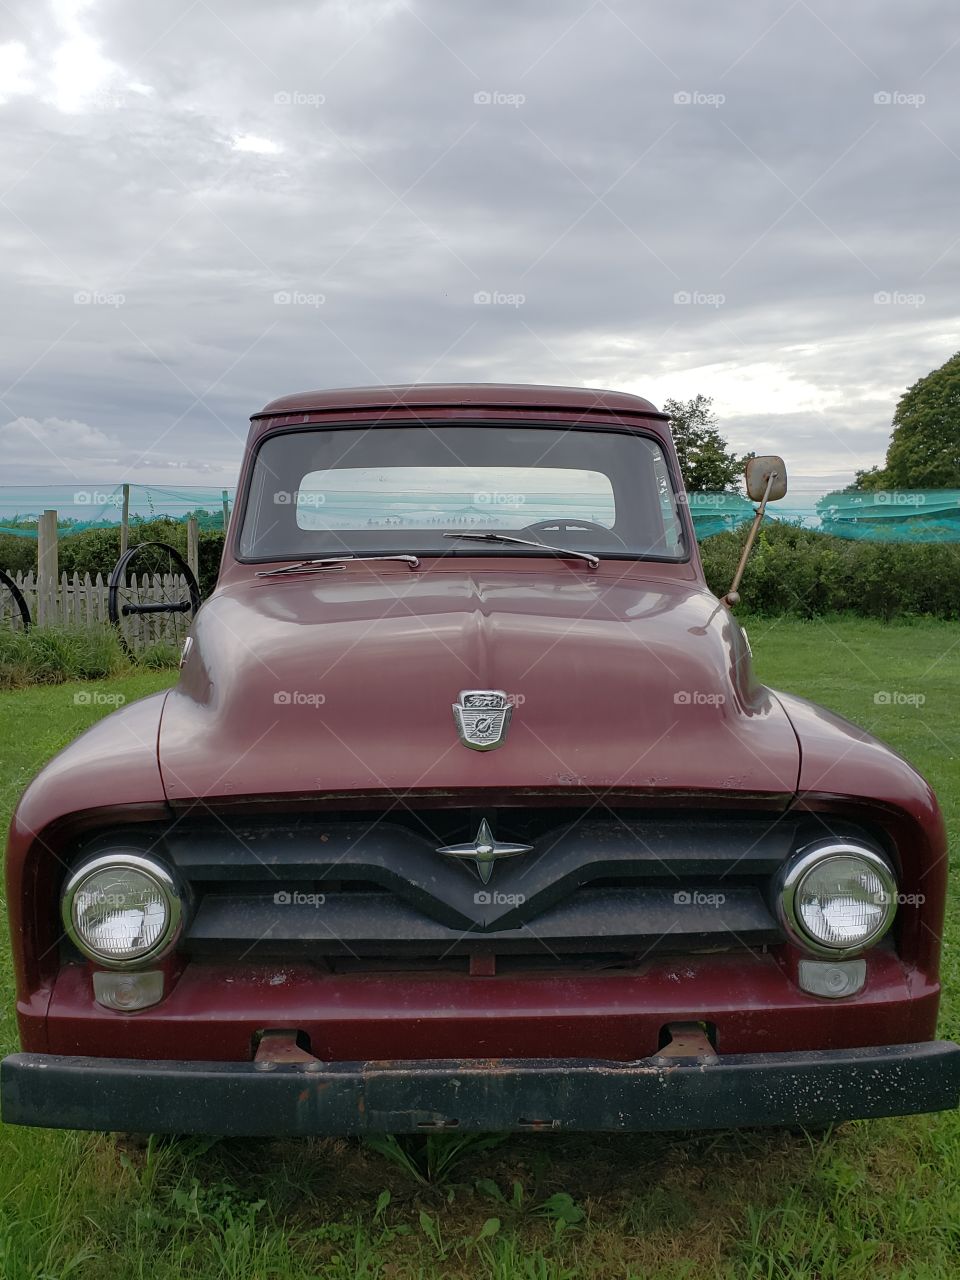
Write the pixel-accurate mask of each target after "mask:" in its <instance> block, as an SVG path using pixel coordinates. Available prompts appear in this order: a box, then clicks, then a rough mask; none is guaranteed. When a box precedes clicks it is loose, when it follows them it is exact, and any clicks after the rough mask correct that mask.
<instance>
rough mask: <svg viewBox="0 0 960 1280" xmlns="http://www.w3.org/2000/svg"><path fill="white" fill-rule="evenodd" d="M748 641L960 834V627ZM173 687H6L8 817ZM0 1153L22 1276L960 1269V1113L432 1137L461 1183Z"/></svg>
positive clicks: (49, 1140) (951, 928) (919, 1276)
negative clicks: (862, 729) (51, 774)
mask: <svg viewBox="0 0 960 1280" xmlns="http://www.w3.org/2000/svg"><path fill="white" fill-rule="evenodd" d="M748 630H749V632H750V638H751V641H752V644H753V648H754V653H755V659H756V663H757V666H758V669H759V672H760V674H761V677H762V678H763V679H764V680H766V681H767V682H768V683H770V684H772V685H774V686H778V687H782V688H784V689H788V690H791V691H793V692H797V693H800V694H803V695H805V696H808V697H811V698H814V699H816V700H817V701H820V702H823V703H825V704H826V705H827V706H829V707H832V708H834V709H835V710H838V711H840V712H842V713H843V714H845V715H847V716H849V717H850V718H851V719H854V720H857V721H858V722H860V723H862V724H864V725H865V726H867V727H869V728H870V729H872V730H873V731H874V732H875V733H877V734H878V735H879V736H880V737H882V738H884V739H886V740H887V741H888V742H890V743H891V744H892V745H894V746H895V747H896V748H897V749H898V750H900V751H901V752H902V753H903V754H904V755H906V756H907V757H908V758H909V759H911V760H912V761H913V762H914V763H915V764H916V765H917V766H918V767H919V768H920V769H921V770H922V771H923V772H925V773H926V775H927V776H928V777H929V778H930V780H931V781H932V782H933V784H934V785H935V786H936V787H937V789H938V791H939V793H940V796H941V799H942V802H943V804H944V808H945V810H946V813H947V818H948V821H949V823H950V826H951V833H952V835H953V837H954V838H955V837H956V835H957V832H958V829H960V767H958V754H960V723H958V710H960V698H958V679H957V661H958V658H960V631H958V630H957V628H956V626H952V625H950V624H947V623H932V622H931V623H917V624H915V625H890V626H883V625H882V624H880V623H869V622H858V621H854V620H847V619H845V620H842V621H836V622H832V621H831V622H815V623H814V622H811V623H798V622H779V623H771V622H770V621H761V620H756V621H754V622H749V623H748ZM170 679H171V677H170V675H169V674H166V673H156V674H148V675H137V676H134V677H129V678H124V679H120V680H115V681H111V682H109V683H102V684H93V685H90V684H88V685H62V686H57V687H53V688H42V689H28V690H22V691H18V692H11V693H3V694H0V805H2V807H3V809H4V811H5V812H8V811H9V809H10V808H12V806H13V804H14V802H15V799H16V796H17V795H18V793H19V791H20V789H21V788H22V786H23V784H24V783H25V782H26V781H27V779H28V778H29V776H30V775H31V773H32V772H33V771H34V770H35V769H36V768H37V767H38V766H39V765H40V764H41V763H42V762H43V761H44V760H45V759H46V758H47V757H48V756H49V755H51V754H52V753H53V752H54V751H55V750H56V749H57V748H59V747H60V746H61V745H63V744H64V743H65V742H67V741H68V740H69V739H70V738H72V737H73V736H74V735H75V734H76V733H77V732H78V731H79V730H80V729H82V728H83V727H85V726H86V725H87V724H89V723H90V722H91V721H92V720H94V719H95V718H96V717H97V716H98V715H100V714H104V713H105V712H106V711H108V710H110V709H111V708H110V705H107V704H105V703H104V702H102V701H99V700H97V699H96V698H95V697H94V698H91V699H90V700H89V701H86V702H81V703H77V702H75V701H74V697H75V695H76V694H77V693H80V694H87V693H90V692H91V691H95V692H100V693H102V694H111V695H114V694H121V695H123V696H124V697H126V698H134V697H139V696H142V695H143V694H145V693H148V692H151V691H153V690H154V689H157V688H161V687H163V685H164V684H166V683H168V682H169V680H170ZM878 694H879V695H881V701H880V702H878V701H877V700H876V696H877V695H878ZM887 694H889V695H891V696H890V697H889V698H888V699H887V700H886V701H884V700H883V697H884V695H887ZM916 694H922V695H923V698H924V699H925V700H924V701H923V703H922V705H917V704H918V702H919V699H917V698H913V697H912V695H916ZM896 695H911V700H909V701H904V700H903V699H902V698H898V697H897V696H896ZM954 875H956V872H954ZM958 942H960V927H958V908H957V901H956V899H954V900H953V902H952V903H951V905H950V908H949V912H948V925H947V936H946V945H945V953H944V969H943V973H944V984H945V988H946V993H945V997H944V1002H943V1009H942V1019H941V1027H942V1033H943V1034H944V1035H947V1036H951V1037H958V1036H960V973H958V945H957V944H958ZM5 950H6V947H5V940H4V952H5ZM11 1007H12V987H11V980H10V972H9V964H8V962H7V961H6V960H4V964H3V968H2V1003H0V1015H2V1022H0V1037H2V1043H0V1049H2V1051H3V1052H9V1051H10V1050H12V1049H13V1048H14V1047H15V1044H16V1032H15V1026H14V1020H13V1017H12V1015H11ZM454 1141H456V1139H454ZM0 1142H2V1148H0V1278H2V1280H27V1278H28V1277H29V1278H30V1280H48V1278H53V1277H66V1276H71V1277H81V1278H82V1280H128V1278H130V1277H143V1278H144V1280H148V1278H149V1280H172V1278H173V1277H175V1276H183V1277H188V1278H194V1277H196V1278H202V1280H212V1278H213V1277H220V1276H223V1277H227V1278H230V1280H233V1278H237V1280H239V1278H240V1277H256V1278H258V1280H260V1278H262V1280H273V1278H276V1280H292V1278H293V1277H298V1278H299V1277H325V1278H326V1277H330V1278H331V1280H346V1278H347V1277H358V1278H359V1277H365V1278H368V1280H374V1278H375V1277H380V1278H382V1280H413V1278H414V1277H423V1278H428V1277H470V1280H475V1278H477V1277H491V1278H496V1280H513V1278H514V1277H518V1278H523V1280H560V1277H566V1278H569V1280H579V1278H580V1277H596V1278H599V1280H607V1278H608V1277H609V1278H613V1277H622V1278H623V1280H627V1278H628V1277H633V1278H635V1280H640V1278H641V1277H643V1280H666V1278H667V1277H670V1278H671V1280H679V1278H680V1277H689V1278H691V1280H692V1278H693V1277H697V1280H701V1278H705V1277H711V1278H713V1277H748V1278H755V1280H761V1277H762V1278H764V1280H801V1278H808V1280H830V1278H833V1277H838V1278H839V1277H843V1278H844V1280H847V1278H850V1280H854V1278H856V1280H859V1278H861V1277H862V1278H863V1280H866V1278H867V1277H870V1278H871V1280H875V1278H876V1277H884V1278H886V1277H898V1278H902V1280H924V1278H925V1277H954V1276H957V1275H958V1274H960V1116H958V1114H956V1113H946V1114H942V1115H939V1116H921V1117H913V1118H907V1119H903V1120H883V1121H873V1122H868V1123H854V1124H849V1125H846V1126H844V1127H843V1128H842V1129H840V1130H839V1131H837V1132H835V1133H833V1134H831V1135H829V1136H827V1137H825V1138H824V1137H820V1138H808V1137H803V1136H792V1135H788V1134H784V1133H779V1132H772V1133H768V1132H758V1131H753V1132H742V1133H719V1134H708V1135H701V1136H696V1135H686V1134H677V1135H668V1136H651V1137H644V1136H623V1137H610V1136H599V1137H590V1136H583V1137H570V1138H555V1137H553V1138H552V1137H549V1136H547V1135H530V1136H523V1137H511V1138H509V1139H507V1140H505V1141H503V1142H501V1143H499V1144H498V1145H495V1146H491V1147H489V1148H483V1147H482V1146H476V1145H475V1146H472V1147H468V1148H467V1149H466V1150H465V1151H462V1152H459V1153H458V1152H457V1151H456V1150H455V1149H454V1148H452V1147H451V1146H450V1144H449V1142H446V1143H444V1142H438V1141H437V1140H434V1146H433V1148H432V1150H431V1151H429V1152H420V1153H418V1159H419V1158H422V1159H423V1160H425V1159H426V1157H427V1156H428V1155H429V1156H430V1158H431V1162H432V1163H433V1164H435V1163H436V1162H437V1161H443V1160H445V1159H447V1158H449V1166H448V1168H447V1169H446V1171H445V1172H443V1171H441V1172H439V1173H438V1174H437V1175H436V1176H435V1178H434V1180H433V1181H432V1182H424V1181H422V1180H421V1179H422V1174H421V1171H420V1168H419V1167H414V1168H412V1169H407V1168H404V1167H402V1166H401V1164H400V1163H398V1161H397V1160H396V1159H395V1158H394V1157H392V1156H391V1155H390V1153H389V1152H386V1153H385V1152H383V1151H380V1150H375V1149H372V1148H371V1147H370V1146H364V1145H361V1144H359V1143H356V1142H352V1141H334V1140H327V1141H309V1142H306V1141H305V1142H267V1141H259V1142H241V1141H229V1142H212V1141H205V1140H180V1141H174V1142H165V1143H151V1144H150V1145H148V1146H147V1148H146V1149H144V1150H140V1149H136V1148H134V1147H133V1146H131V1145H129V1144H125V1143H122V1142H117V1141H115V1140H114V1139H113V1138H110V1137H102V1136H96V1135H87V1134H74V1133H56V1132H48V1131H43V1130H33V1131H31V1130H20V1129H14V1128H8V1129H4V1130H3V1131H2V1133H0ZM458 1157H459V1158H458Z"/></svg>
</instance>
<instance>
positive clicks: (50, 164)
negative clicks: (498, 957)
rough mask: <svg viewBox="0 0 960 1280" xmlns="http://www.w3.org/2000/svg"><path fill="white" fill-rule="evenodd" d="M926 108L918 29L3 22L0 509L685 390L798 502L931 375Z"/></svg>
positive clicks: (431, 20) (865, 443)
mask: <svg viewBox="0 0 960 1280" xmlns="http://www.w3.org/2000/svg"><path fill="white" fill-rule="evenodd" d="M958 82H960V13H958V11H957V10H956V7H955V6H954V5H953V4H951V3H949V0H912V3H911V4H910V5H904V4H902V3H894V2H893V0H848V2H847V3H845V4H843V5H838V4H835V3H834V4H827V3H826V0H814V2H813V3H807V0H792V2H791V0H760V2H759V3H755V4H752V5H734V4H717V3H715V2H711V3H708V2H707V0H677V2H675V3H665V2H663V0H661V3H659V4H650V3H647V4H642V3H626V2H625V0H592V2H591V0H555V2H554V3H551V4H544V3H534V2H533V0H509V2H508V0H487V2H486V3H484V4H482V5H476V4H466V3H457V0H336V2H332V3H310V2H309V0H271V3H269V4H264V3H262V0H261V2H257V0H229V3H228V0H153V3H151V4H146V3H136V4H131V3H129V0H48V2H47V3H44V2H43V0H25V2H22V3H21V2H20V0H4V3H3V6H2V7H0V117H2V118H0V236H2V242H0V243H2V254H0V273H2V296H3V299H4V306H3V338H4V340H3V344H2V348H0V362H2V368H0V483H2V484H40V483H54V482H56V483H63V484H68V485H69V484H72V483H78V482H89V481H96V482H99V483H104V484H106V483H110V484H113V483H117V482H119V481H121V480H130V481H132V482H135V483H159V484H163V485H168V486H171V487H173V486H183V485H189V484H202V485H220V484H230V483H232V482H233V480H234V478H235V475H236V470H237V466H238V462H239V457H240V452H241V448H242V441H243V437H244V432H245V428H246V419H247V418H248V416H249V414H250V413H251V412H252V411H255V410H256V409H257V408H259V407H260V406H261V405H262V404H263V403H264V402H265V401H266V400H269V399H271V398H273V397H274V396H276V395H278V394H281V393H283V392H287V391H292V390H300V389H305V388H308V387H314V386H337V385H340V386H342V385H354V384H365V383H375V382H411V381H431V380H434V381H452V380H459V379H468V380H506V381H518V382H546V383H566V384H574V385H591V386H604V387H617V388H623V389H627V390H632V391H637V392H640V393H642V394H644V395H648V396H649V397H650V398H652V399H653V400H655V401H662V400H663V399H664V398H665V397H667V396H670V395H672V396H677V397H688V396H692V395H695V394H696V393H698V392H702V393H704V394H705V395H710V396H713V397H714V401H715V406H716V408H717V409H718V411H719V413H720V416H721V421H722V425H723V428H724V430H725V432H726V434H727V435H728V437H729V438H730V439H731V441H732V442H733V443H734V444H736V445H737V446H740V447H743V448H747V447H750V448H755V449H757V450H758V451H776V452H782V453H783V454H784V455H785V456H786V458H787V460H788V463H789V464H790V465H791V467H792V471H793V475H794V477H795V480H796V490H797V491H803V490H805V491H808V492H811V493H812V492H821V491H823V490H824V489H826V488H830V487H831V486H832V484H833V483H834V482H837V481H846V480H849V479H850V478H851V476H852V473H853V471H854V470H855V469H856V468H858V467H863V466H868V465H871V464H873V463H874V462H877V461H879V460H881V459H882V456H883V453H884V449H885V445H886V441H887V437H888V434H889V426H890V415H891V412H892V409H893V405H894V403H895V401H896V398H897V396H898V395H899V394H900V392H901V391H902V390H903V389H904V388H905V387H906V386H907V385H909V384H910V383H912V382H914V381H915V380H916V379H917V378H918V377H920V376H921V375H923V374H924V373H926V372H928V371H929V370H930V369H931V368H933V367H934V366H936V365H939V364H940V363H942V362H943V360H945V359H946V358H947V357H949V356H950V355H952V354H953V353H954V352H955V351H956V350H957V349H958V347H960V321H958V318H957V306H956V300H957V297H958V294H960V287H958V285H960V223H958V219H957V208H958V190H960V113H958V111H957V97H958V95H957V88H956V86H957V84H958ZM478 299H480V300H478ZM483 299H489V300H486V301H484V300H483Z"/></svg>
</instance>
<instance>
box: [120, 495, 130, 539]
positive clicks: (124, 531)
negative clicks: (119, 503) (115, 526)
mask: <svg viewBox="0 0 960 1280" xmlns="http://www.w3.org/2000/svg"><path fill="white" fill-rule="evenodd" d="M129 545H130V486H129V485H128V484H125V485H124V486H123V510H122V512H121V513H120V554H121V555H125V554H126V551H127V547H128V546H129Z"/></svg>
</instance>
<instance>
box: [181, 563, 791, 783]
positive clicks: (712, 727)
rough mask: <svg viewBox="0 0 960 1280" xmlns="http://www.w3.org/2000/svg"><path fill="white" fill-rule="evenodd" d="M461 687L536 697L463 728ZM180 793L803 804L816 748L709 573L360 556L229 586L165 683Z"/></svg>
mask: <svg viewBox="0 0 960 1280" xmlns="http://www.w3.org/2000/svg"><path fill="white" fill-rule="evenodd" d="M462 689H502V690H505V691H506V692H507V693H508V694H510V695H511V696H512V697H513V698H514V699H515V701H516V704H517V705H516V709H515V711H514V713H513V719H512V723H511V725H510V728H509V732H508V734H507V737H506V741H505V743H504V745H503V746H501V747H499V748H498V749H496V750H494V751H488V752H477V751H473V750H470V749H469V748H468V747H465V746H464V745H463V744H461V742H460V741H459V739H458V737H457V732H456V728H455V724H454V718H453V713H452V709H451V708H452V704H453V702H454V701H455V700H456V698H457V695H458V693H459V691H460V690H462ZM159 752H160V766H161V770H162V774H163V780H164V786H165V788H166V792H167V795H168V796H169V798H170V799H171V800H172V801H184V800H189V799H191V798H194V797H198V796H205V797H213V796H222V797H236V798H240V797H246V796H261V797H267V796H277V795H289V796H291V797H292V796H294V795H296V796H313V795H317V794H318V793H328V792H350V791H356V790H364V791H369V790H377V791H380V790H386V791H401V792H402V791H406V790H408V789H411V790H415V791H418V792H422V791H433V790H440V791H453V792H457V791H463V790H465V789H467V788H486V787H491V788H496V789H509V790H514V789H517V788H523V789H528V788H532V789H537V790H543V789H547V790H549V789H554V788H566V789H569V788H572V787H585V788H591V789H595V790H599V791H601V792H602V791H603V790H604V789H616V790H617V791H620V790H623V789H641V790H644V791H649V790H652V791H654V792H656V793H658V794H663V795H668V794H673V793H677V792H683V791H694V792H699V793H713V794H718V793H725V794H727V795H729V793H731V792H734V793H740V794H741V795H742V796H743V797H744V798H745V797H746V796H759V797H764V798H766V799H771V798H774V797H776V798H779V799H780V800H782V801H783V802H786V800H787V799H788V798H789V797H790V796H791V795H792V794H793V793H794V791H795V789H796V785H797V777H798V769H799V752H798V747H797V742H796V737H795V735H794V732H793V729H792V727H791V724H790V722H789V720H788V718H787V716H786V714H785V713H784V711H783V710H782V708H781V706H780V704H779V702H778V701H777V700H776V698H774V697H773V696H772V695H771V694H770V693H769V691H768V690H767V689H765V688H764V687H763V686H761V685H757V684H756V682H755V681H754V678H753V675H752V671H751V667H750V659H749V651H748V649H747V647H746V644H745V640H744V636H743V632H742V631H741V629H740V627H739V626H738V625H737V623H736V622H734V621H733V619H732V618H731V616H730V614H729V613H728V612H727V610H726V609H725V608H722V607H721V606H718V604H717V601H716V599H715V598H714V597H713V596H712V595H710V594H709V593H708V592H707V591H706V590H705V589H704V588H703V587H702V586H700V585H696V584H692V583H690V582H677V581H671V580H668V579H667V578H666V577H664V580H658V579H657V578H655V577H639V576H637V577H631V578H629V579H627V578H625V577H623V566H622V565H620V566H617V565H616V564H615V563H610V564H608V565H605V566H604V567H603V568H602V569H601V570H600V571H599V572H597V573H594V574H590V575H589V576H587V575H586V574H585V573H584V571H583V570H578V569H575V568H571V567H569V566H565V565H559V564H555V563H551V564H549V565H547V566H546V567H544V568H536V569H533V570H531V568H530V566H529V564H528V565H527V567H526V568H525V569H523V570H515V569H512V568H507V567H498V566H494V565H490V567H489V568H482V569H481V570H479V571H478V570H477V569H476V568H473V569H470V570H467V569H464V568H461V569H457V568H451V567H450V566H449V564H445V565H444V566H443V567H438V568H434V569H431V570H428V571H424V572H417V573H411V572H410V571H409V570H408V569H407V568H405V567H403V566H400V567H394V566H389V567H383V568H381V569H380V570H379V572H377V571H374V569H373V568H372V567H371V568H369V569H366V568H364V569H362V568H360V566H356V567H354V568H351V569H349V570H347V571H346V572H330V573H327V574H324V575H322V576H321V575H317V576H309V577H299V578H286V579H283V578H281V579H269V580H267V579H259V580H244V581H240V582H235V583H233V584H231V585H229V586H226V587H221V588H220V589H219V590H218V591H217V592H216V593H215V594H214V595H213V597H212V598H211V599H210V600H209V601H208V603H207V604H206V605H205V606H204V608H203V609H202V610H201V612H200V614H199V615H198V617H197V620H196V623H195V629H194V644H193V648H192V650H191V653H190V656H189V657H188V659H187V662H186V663H185V666H184V670H183V673H182V676H181V680H180V683H179V684H178V685H177V686H176V688H174V689H173V690H172V691H171V692H170V695H169V696H168V698H167V702H166V705H165V708H164V712H163V716H162V721H161V728H160V743H159Z"/></svg>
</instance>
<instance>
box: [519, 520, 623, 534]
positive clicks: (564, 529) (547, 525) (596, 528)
mask: <svg viewBox="0 0 960 1280" xmlns="http://www.w3.org/2000/svg"><path fill="white" fill-rule="evenodd" d="M549 529H556V531H557V533H571V532H573V531H578V532H583V533H602V534H604V535H605V536H607V537H613V538H615V537H616V536H617V535H616V534H615V533H614V532H613V530H612V529H608V528H607V527H606V525H602V524H597V522H596V520H561V519H559V518H558V519H555V520H537V521H536V522H535V523H534V524H528V525H525V526H524V528H522V529H521V530H520V532H521V533H540V532H541V530H542V531H543V532H544V533H546V532H547V531H548V530H549Z"/></svg>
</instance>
